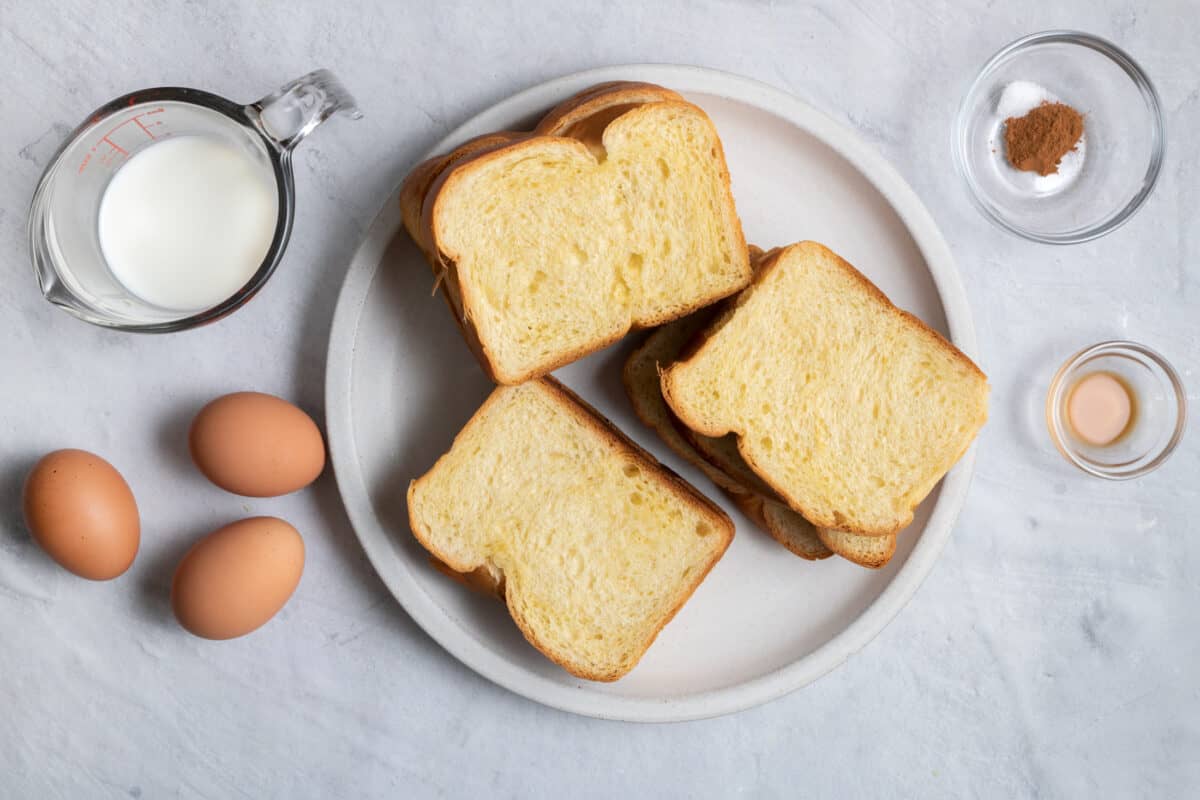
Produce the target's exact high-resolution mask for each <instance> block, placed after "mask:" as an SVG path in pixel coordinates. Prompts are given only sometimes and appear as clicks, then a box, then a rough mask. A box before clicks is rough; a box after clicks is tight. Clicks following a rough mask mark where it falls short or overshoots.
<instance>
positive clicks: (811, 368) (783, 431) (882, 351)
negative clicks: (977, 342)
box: [663, 242, 988, 535]
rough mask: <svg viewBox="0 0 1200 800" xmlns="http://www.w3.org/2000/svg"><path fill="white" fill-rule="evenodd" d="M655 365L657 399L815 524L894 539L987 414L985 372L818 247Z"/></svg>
mask: <svg viewBox="0 0 1200 800" xmlns="http://www.w3.org/2000/svg"><path fill="white" fill-rule="evenodd" d="M702 336H703V340H702V342H701V344H700V345H699V347H698V348H697V349H696V350H695V351H694V352H693V353H692V354H691V356H690V357H688V358H687V359H686V360H683V361H679V362H677V363H676V364H674V365H673V366H671V367H669V368H668V369H667V370H666V371H665V372H664V373H663V395H664V397H665V399H666V401H667V404H668V405H669V406H670V407H671V409H672V410H673V411H674V412H675V414H676V415H677V416H678V417H679V418H680V420H682V421H683V422H684V424H686V425H687V426H688V427H689V428H691V429H693V430H695V431H697V432H699V433H702V434H705V435H707V436H714V437H715V436H724V435H726V434H728V433H736V434H737V435H738V450H739V452H740V454H741V455H742V457H743V458H744V459H745V461H746V463H747V464H749V465H750V467H751V469H753V470H754V472H755V473H756V474H758V475H759V476H760V477H762V478H763V479H764V480H765V481H766V482H767V484H768V485H770V486H771V487H772V488H773V489H774V490H775V491H776V492H777V493H778V494H779V495H780V496H781V497H782V498H783V499H784V500H785V501H786V502H787V504H788V505H789V506H790V507H792V508H793V509H795V510H797V511H799V512H800V513H801V514H803V515H804V516H805V517H806V518H807V519H808V520H809V521H811V522H812V523H813V524H815V525H816V526H817V527H818V528H833V529H837V530H841V531H845V532H848V533H856V534H860V535H871V534H876V535H884V534H891V533H895V532H896V531H898V530H900V529H901V528H903V527H904V526H905V525H907V524H908V523H909V522H911V521H912V517H913V510H914V509H915V508H916V506H917V504H918V503H920V501H921V500H922V499H924V497H925V496H926V495H927V494H928V493H929V492H930V491H931V490H932V489H933V487H934V486H935V485H936V484H937V482H938V481H939V480H940V479H941V477H942V476H943V475H944V474H945V473H946V471H947V470H948V469H949V468H950V467H951V466H952V465H953V464H954V462H955V461H957V460H958V459H959V457H961V456H962V454H963V453H964V452H965V451H966V449H967V447H969V446H970V443H971V441H972V439H973V438H974V437H975V434H976V433H977V432H978V430H979V428H980V427H981V426H982V425H983V423H984V421H985V420H986V418H987V396H988V385H987V378H986V376H985V375H984V374H983V373H982V372H980V370H979V368H978V367H976V366H975V364H974V363H972V362H971V360H970V359H969V358H967V357H966V356H965V355H963V354H962V353H961V352H959V351H958V349H957V348H955V347H954V346H953V345H951V344H950V343H949V342H947V341H946V340H945V339H943V338H942V337H941V336H940V335H938V334H937V333H936V332H934V331H933V330H932V329H930V328H928V327H927V326H925V325H924V324H923V323H922V322H921V321H920V320H918V319H917V318H916V317H914V316H912V315H911V314H908V313H907V312H904V311H901V310H900V309H898V308H896V307H895V306H894V305H892V304H891V302H889V301H888V299H887V297H885V296H884V294H883V293H882V292H880V291H879V290H878V289H877V288H876V287H875V286H874V285H873V284H872V283H871V282H870V281H868V280H867V279H866V278H865V277H863V276H862V275H861V274H860V273H859V272H858V271H857V270H855V269H854V267H852V266H850V264H848V263H846V262H845V261H843V260H842V259H841V258H839V257H838V256H837V255H836V254H834V253H833V252H832V251H830V250H829V249H827V248H825V247H824V246H822V245H820V244H816V243H815V242H801V243H799V244H795V245H791V246H789V247H785V248H782V249H780V250H778V251H772V253H770V254H768V255H767V256H766V257H765V259H764V263H763V265H762V267H761V268H760V270H759V272H758V274H757V275H756V276H755V280H754V283H753V284H752V285H751V286H750V288H748V289H747V290H746V291H744V292H743V293H742V294H741V295H740V296H739V297H738V299H737V301H736V304H735V307H734V308H733V310H732V311H729V312H726V313H725V314H723V315H722V316H721V318H720V319H718V320H717V321H716V322H714V323H713V325H712V327H710V328H709V329H708V330H707V331H706V332H705V333H704V334H702Z"/></svg>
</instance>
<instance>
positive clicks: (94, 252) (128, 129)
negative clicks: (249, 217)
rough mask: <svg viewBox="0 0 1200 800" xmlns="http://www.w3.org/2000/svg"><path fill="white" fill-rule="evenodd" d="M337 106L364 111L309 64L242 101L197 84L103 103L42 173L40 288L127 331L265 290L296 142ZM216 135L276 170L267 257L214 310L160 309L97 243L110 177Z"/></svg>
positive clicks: (194, 316) (205, 314) (286, 222)
mask: <svg viewBox="0 0 1200 800" xmlns="http://www.w3.org/2000/svg"><path fill="white" fill-rule="evenodd" d="M336 112H342V113H345V114H348V115H350V116H352V117H354V118H358V117H360V116H361V114H359V112H358V110H357V108H355V104H354V98H353V97H351V96H350V94H349V93H348V92H347V91H346V90H345V89H344V88H343V87H342V85H341V84H340V83H339V82H338V80H337V79H336V78H335V77H334V76H333V74H332V73H330V72H329V71H327V70H317V71H315V72H310V73H309V74H308V75H305V76H304V77H302V78H298V79H296V80H294V81H292V82H290V83H288V84H286V85H284V86H282V87H281V88H280V89H279V90H278V91H275V92H273V93H272V94H269V95H267V96H266V97H264V98H262V99H261V100H258V101H256V102H253V103H249V104H247V105H241V104H238V103H234V102H232V101H230V100H226V99H225V98H223V97H219V96H217V95H215V94H210V93H209V92H203V91H200V90H198V89H185V88H177V87H162V88H156V89H145V90H143V91H140V92H133V93H131V94H127V95H125V96H123V97H118V98H117V99H116V100H113V101H112V102H110V103H107V104H105V105H103V106H101V107H100V108H99V109H97V110H96V111H95V112H93V113H92V114H91V116H89V117H88V119H87V120H86V121H85V122H84V123H83V124H82V125H80V126H79V127H78V128H76V129H75V130H74V131H73V132H72V133H71V135H70V136H69V137H68V138H67V141H66V142H64V143H63V145H62V147H61V148H59V151H58V153H57V154H56V155H55V157H54V159H53V160H52V161H51V162H50V166H48V167H47V168H46V171H45V172H44V173H43V174H42V178H41V181H40V182H39V184H38V188H37V191H36V192H35V193H34V196H33V204H32V207H31V208H30V217H29V243H30V250H31V253H32V256H33V265H34V269H35V271H36V273H37V278H38V283H39V284H40V286H41V289H42V294H43V295H45V297H46V299H47V300H49V301H50V302H51V303H54V304H55V305H57V306H59V307H61V308H63V309H65V310H66V311H68V312H70V313H71V314H74V315H75V316H77V317H79V318H80V319H82V320H85V321H87V322H91V323H94V324H96V325H103V326H105V327H109V328H117V329H120V330H126V331H140V332H148V333H166V332H169V331H178V330H183V329H186V328H191V327H195V326H197V325H203V324H205V323H208V322H213V321H214V320H217V319H220V318H221V317H223V316H225V315H226V314H228V313H230V312H232V311H234V310H235V309H237V308H238V307H239V306H241V305H242V304H243V303H245V302H246V301H247V300H249V299H250V298H251V297H253V296H254V294H255V293H256V292H257V291H258V290H259V289H260V288H262V285H263V284H264V283H266V281H267V278H269V277H271V273H272V272H274V270H275V267H276V265H278V263H279V260H280V259H281V258H282V256H283V251H284V249H285V248H286V247H287V243H288V238H289V236H290V235H291V231H292V218H293V216H294V212H295V205H296V198H295V187H294V184H293V180H292V163H291V155H292V150H293V149H294V148H295V147H296V145H297V144H299V143H300V142H301V140H303V139H304V137H305V136H307V135H308V134H310V133H312V131H313V130H314V129H315V128H316V127H317V126H318V125H320V124H321V123H322V122H324V121H325V120H326V119H328V118H329V117H330V116H332V115H333V114H334V113H336ZM182 135H201V136H208V137H216V138H218V139H220V140H221V141H222V142H224V143H225V144H227V145H230V146H233V147H235V148H237V149H238V150H239V151H240V152H241V153H243V154H245V155H247V156H249V158H250V159H252V160H253V161H254V162H256V163H258V164H260V165H261V166H262V167H263V169H264V170H266V171H268V172H269V173H270V174H271V175H273V176H274V180H275V186H276V190H277V197H278V202H277V211H276V222H275V231H274V236H273V237H272V239H271V243H270V246H269V248H268V250H267V253H266V255H265V256H264V257H263V260H262V263H261V264H260V265H259V267H258V269H257V270H256V271H255V272H254V274H253V275H252V276H251V277H250V278H249V280H247V281H246V283H245V284H244V285H243V286H242V287H241V288H240V289H238V290H237V291H236V292H234V293H233V295H232V296H230V297H228V298H226V299H225V300H223V301H221V302H219V303H217V304H216V305H213V306H211V307H209V308H203V309H199V310H179V309H171V308H163V307H160V306H157V305H154V304H153V303H150V302H147V301H146V300H144V299H142V298H140V297H138V296H137V295H135V294H133V293H132V292H131V291H129V289H127V288H126V287H125V286H124V285H122V284H121V282H120V281H118V280H117V279H116V277H115V276H114V275H113V273H112V271H111V270H110V269H109V267H108V264H107V262H106V261H105V258H104V254H103V252H102V250H101V247H100V235H99V230H98V224H97V218H98V214H99V209H100V201H101V199H102V198H103V196H104V191H105V189H106V188H107V186H108V183H109V181H110V180H111V179H112V178H113V176H114V175H115V174H116V172H117V170H118V169H120V168H121V167H122V166H123V165H124V164H125V163H126V161H128V160H129V159H130V158H131V157H133V156H134V155H135V154H137V153H138V152H140V151H142V150H144V149H145V148H147V147H150V146H151V145H153V144H155V143H156V142H160V141H162V140H163V139H165V138H169V137H172V136H182Z"/></svg>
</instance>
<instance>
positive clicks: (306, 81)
mask: <svg viewBox="0 0 1200 800" xmlns="http://www.w3.org/2000/svg"><path fill="white" fill-rule="evenodd" d="M246 112H247V113H248V114H249V115H250V117H251V118H252V119H254V120H256V121H257V122H258V124H259V127H261V128H262V131H263V133H265V134H266V135H267V136H268V137H269V138H270V139H272V140H274V141H275V143H276V144H278V145H279V147H280V149H282V150H291V149H292V148H293V147H295V146H296V145H297V144H299V143H300V140H302V139H303V138H304V137H305V136H308V135H309V134H310V133H312V132H313V130H314V129H315V128H316V127H317V126H318V125H320V124H321V123H322V122H324V121H325V120H327V119H329V118H330V117H331V116H333V114H334V113H337V112H341V113H343V114H346V115H348V116H349V117H351V118H352V119H358V118H359V117H361V116H362V113H360V112H359V110H358V108H357V106H356V105H355V102H354V97H353V96H352V95H351V94H350V92H348V91H346V87H344V86H342V84H341V81H339V80H338V79H337V78H335V77H334V75H333V73H332V72H330V71H329V70H327V69H318V70H316V71H314V72H310V73H308V74H307V75H305V76H304V77H301V78H297V79H296V80H294V81H292V82H291V83H288V84H285V85H283V86H281V87H280V88H279V89H278V90H276V91H274V92H272V93H271V94H269V95H267V96H266V97H264V98H263V99H261V100H259V101H257V102H254V103H251V104H250V105H248V106H246Z"/></svg>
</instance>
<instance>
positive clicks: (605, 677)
mask: <svg viewBox="0 0 1200 800" xmlns="http://www.w3.org/2000/svg"><path fill="white" fill-rule="evenodd" d="M540 381H541V383H542V385H543V387H544V388H546V389H547V390H548V391H549V392H550V393H551V394H552V395H553V396H555V397H556V398H557V399H558V400H559V401H560V402H561V403H562V407H563V409H564V410H565V411H567V412H568V413H569V414H571V415H572V416H573V417H574V418H575V419H576V420H577V421H578V422H580V423H581V424H582V425H584V426H585V427H587V428H590V429H592V430H593V431H595V432H596V433H597V434H599V435H600V436H601V437H602V438H603V439H605V440H607V441H608V442H609V443H610V444H613V445H615V446H616V447H617V448H618V449H620V450H623V451H625V452H626V453H627V454H628V455H629V456H630V457H631V458H633V459H634V460H636V461H638V462H639V464H640V465H641V466H642V467H643V468H644V470H645V471H646V473H647V474H650V475H655V476H657V477H658V478H659V480H661V481H662V482H663V483H665V484H667V485H669V486H671V487H673V488H674V489H675V490H676V491H678V492H679V493H680V494H681V495H683V496H684V497H683V499H684V500H685V501H686V502H689V503H690V504H692V506H693V507H694V508H696V509H697V510H699V511H701V512H702V513H703V514H704V515H705V516H706V518H707V519H708V520H709V521H710V522H711V524H712V526H713V533H711V534H709V535H711V536H719V537H720V540H719V541H720V547H719V549H717V550H716V552H715V553H714V555H713V557H712V558H711V559H710V560H709V562H708V564H707V565H706V566H705V568H704V569H703V570H700V571H699V573H698V574H697V575H696V576H695V579H694V580H692V581H691V582H690V583H689V584H687V585H686V586H685V587H683V589H682V590H681V591H680V593H679V597H678V599H677V601H676V603H675V605H674V606H673V607H672V608H671V609H670V611H669V612H668V613H667V614H666V615H664V617H663V619H662V621H661V622H660V624H659V625H658V626H657V627H656V628H655V629H654V630H653V631H652V632H651V633H650V634H649V635H648V636H647V638H646V639H645V641H644V642H643V643H642V644H641V645H640V649H639V650H638V652H637V653H636V655H635V656H634V657H633V658H632V660H631V662H630V663H629V664H625V665H622V668H621V669H618V670H614V671H612V672H595V671H589V670H588V669H587V668H584V667H581V666H580V665H579V664H576V663H572V662H570V661H568V660H566V659H565V658H560V657H557V656H555V655H554V654H553V652H552V651H551V649H550V648H548V647H547V646H546V645H545V644H544V643H542V642H541V641H540V640H539V638H538V636H537V633H536V632H535V631H534V630H533V629H532V627H531V626H530V625H529V624H528V622H527V621H526V620H525V619H523V618H522V616H521V614H520V612H519V610H517V609H515V608H514V606H513V604H512V603H510V602H508V594H509V592H508V591H507V588H506V589H505V591H504V593H503V598H504V599H505V605H506V606H507V608H508V611H509V615H510V616H512V618H513V621H514V622H515V623H516V625H517V627H518V628H519V629H520V630H521V633H522V635H524V636H525V639H526V640H527V641H528V642H529V643H530V644H531V645H533V646H534V647H535V648H537V649H538V650H539V651H541V652H542V654H543V655H545V656H546V657H547V658H548V659H550V660H551V661H553V662H554V663H556V664H558V665H559V666H560V667H562V668H563V669H565V670H566V671H567V672H569V673H571V674H572V675H575V676H576V677H579V678H584V679H586V680H592V681H615V680H617V679H618V678H621V677H623V676H624V675H626V674H628V672H629V671H630V670H631V669H633V667H635V666H636V665H637V663H638V661H640V660H641V657H642V656H643V655H644V654H645V652H646V650H648V649H649V647H650V645H652V644H653V643H654V640H655V639H656V638H657V637H658V634H659V632H660V631H662V629H663V627H665V626H666V624H667V623H668V622H670V621H671V620H672V619H673V618H674V617H675V615H676V614H677V613H678V612H679V609H680V608H682V607H683V605H684V604H685V603H686V602H687V600H688V598H690V597H691V596H692V594H693V593H694V592H695V591H696V588H697V587H698V586H699V585H700V584H701V583H702V582H703V581H704V579H705V577H707V576H708V573H709V572H710V571H712V568H713V567H714V566H715V565H716V563H717V562H718V561H720V560H721V557H722V556H723V555H724V554H725V551H726V550H728V549H729V544H730V542H732V541H733V536H734V527H733V520H731V519H730V518H729V515H728V514H726V513H725V512H724V511H723V510H722V509H721V507H720V506H718V505H716V504H715V503H713V502H712V501H711V500H709V499H708V498H707V497H705V496H704V495H703V494H701V493H700V492H699V491H697V490H696V489H695V487H693V486H692V485H691V484H689V483H688V482H687V481H685V480H684V479H683V478H681V477H679V476H678V475H676V474H675V473H674V472H673V471H671V469H670V468H668V467H666V466H664V465H663V464H661V463H659V461H658V460H657V459H655V458H654V456H653V455H651V454H650V453H648V452H647V451H646V450H644V449H643V448H641V447H640V446H638V444H637V443H636V442H634V441H633V440H632V439H630V438H629V437H628V436H626V435H625V434H624V433H622V432H621V430H620V429H619V428H617V427H616V426H615V425H613V424H612V422H610V421H609V420H608V419H606V418H605V417H604V416H603V415H601V414H600V413H599V412H598V411H596V409H595V408H593V407H592V406H591V405H589V404H588V403H586V402H584V401H583V400H582V399H580V398H579V396H578V395H576V394H575V393H574V392H572V391H571V390H570V389H568V388H566V387H565V386H563V385H562V384H561V383H559V382H558V381H557V380H556V379H554V378H541V379H540ZM502 390H503V387H501V388H498V389H497V390H495V391H493V392H492V393H491V394H490V395H489V396H488V398H487V399H486V400H485V401H484V402H483V405H482V406H480V408H479V410H478V411H476V412H475V415H474V416H472V417H471V419H470V420H469V421H468V422H467V424H466V425H465V426H463V429H462V430H461V431H460V432H459V433H458V436H456V437H455V442H456V443H457V442H458V440H459V438H460V437H462V436H463V435H464V434H465V433H466V432H467V431H468V430H469V429H470V427H471V426H472V425H473V424H475V422H476V420H477V419H479V418H480V416H481V415H482V414H483V413H484V412H485V411H487V410H488V409H490V407H491V406H492V404H494V403H495V402H496V400H497V397H498V393H499V392H500V391H502ZM451 449H453V445H452V446H451ZM449 452H450V451H449V450H448V451H447V452H446V453H445V454H443V455H442V456H441V457H440V458H439V459H438V462H440V461H441V460H442V459H443V458H446V457H447V455H448V454H449ZM436 469H437V463H435V464H434V466H433V467H431V468H430V469H429V471H428V472H426V473H425V474H424V475H422V476H421V477H420V478H417V479H416V480H414V481H412V482H411V483H409V487H408V507H409V527H410V528H411V529H412V532H413V536H415V537H416V539H417V541H419V542H420V543H421V545H422V546H423V547H424V548H425V549H426V550H428V551H429V553H430V554H431V555H432V556H433V559H432V561H433V562H434V563H433V565H434V567H435V569H438V571H440V572H445V571H446V570H445V569H443V568H442V567H443V566H444V567H445V568H447V569H449V570H451V571H453V572H456V573H459V574H460V576H466V575H470V576H472V577H470V578H468V577H461V578H456V579H457V580H460V582H463V583H466V584H468V585H472V583H473V582H474V583H475V584H477V587H476V588H486V587H487V583H488V582H499V583H500V585H502V586H506V583H507V577H506V576H505V575H504V574H503V573H502V572H501V571H500V570H498V569H496V568H495V567H494V565H492V564H490V563H485V564H465V563H461V562H455V560H454V559H453V557H452V556H450V555H449V554H447V553H445V552H443V551H440V550H439V549H438V548H437V546H436V544H435V543H434V541H433V536H432V532H431V531H429V530H426V529H425V528H424V527H423V526H422V525H421V523H420V520H418V519H417V517H416V515H415V514H414V513H413V510H412V509H413V495H414V492H415V491H416V489H417V487H418V486H419V485H420V484H421V482H422V481H424V480H425V479H426V478H427V477H428V476H429V475H430V474H432V473H433V472H434V471H435V470H436ZM481 570H483V571H484V573H485V574H487V575H488V576H489V577H488V578H487V579H485V580H483V581H481V580H480V577H479V576H480V571H481ZM479 584H481V585H479Z"/></svg>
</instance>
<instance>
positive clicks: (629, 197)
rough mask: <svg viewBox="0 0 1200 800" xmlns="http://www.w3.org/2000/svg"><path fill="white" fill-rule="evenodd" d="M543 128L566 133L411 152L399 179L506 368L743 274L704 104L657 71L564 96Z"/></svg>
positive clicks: (680, 312)
mask: <svg viewBox="0 0 1200 800" xmlns="http://www.w3.org/2000/svg"><path fill="white" fill-rule="evenodd" d="M543 130H554V131H561V132H562V133H563V134H570V135H544V134H538V135H532V136H524V137H520V138H510V139H508V140H507V142H505V141H500V140H498V139H492V140H482V141H481V140H476V141H475V142H474V143H469V146H466V147H465V149H464V148H459V149H458V150H456V151H455V152H454V153H451V154H450V155H449V156H445V157H441V158H439V159H436V160H434V161H431V162H426V164H424V165H421V166H419V167H418V168H417V169H416V170H414V172H413V173H412V174H411V175H410V177H409V179H408V180H407V181H406V183H405V186H404V188H403V189H402V192H401V204H402V208H403V210H404V218H405V222H406V226H407V227H408V228H409V230H410V232H413V228H414V227H415V228H416V231H415V234H416V235H415V236H414V238H415V239H416V240H417V242H418V244H419V245H420V246H421V247H422V249H423V250H424V251H425V252H426V254H427V256H428V257H430V258H431V260H432V261H433V262H434V265H435V268H436V269H437V270H439V271H444V273H445V285H446V287H447V295H448V297H447V299H448V300H449V301H450V302H451V305H452V306H453V307H454V308H455V311H456V316H458V317H459V321H460V323H461V325H462V327H463V331H464V334H465V335H466V336H467V338H468V341H469V342H470V343H471V344H472V349H473V350H474V351H475V352H476V354H477V355H478V356H479V357H480V360H481V362H482V364H483V366H484V368H485V370H486V371H487V372H488V374H489V375H490V376H491V377H492V379H493V380H495V381H497V382H499V383H505V384H513V383H519V382H521V381H524V380H527V379H529V378H532V377H537V376H539V375H543V374H545V373H547V372H549V371H551V370H553V369H555V368H556V367H559V366H561V365H563V364H566V363H569V362H570V361H574V360H576V359H577V358H580V357H582V356H584V355H586V354H588V353H590V352H593V351H595V350H598V349H600V348H602V347H604V346H606V345H608V344H610V343H612V342H614V341H616V340H617V339H620V338H621V337H622V336H623V335H624V334H625V333H627V332H628V331H629V330H630V329H631V328H632V327H649V326H654V325H659V324H662V323H664V322H667V321H669V320H672V319H676V318H678V317H681V316H684V315H686V314H688V313H690V312H691V311H693V310H695V309H697V308H700V307H703V306H705V305H708V304H710V303H712V302H713V301H715V300H718V299H720V298H722V297H726V296H728V295H730V294H732V293H734V292H736V291H738V290H740V289H741V288H743V287H744V286H745V285H746V284H747V283H748V282H749V279H750V267H749V261H748V259H747V256H746V246H745V240H744V238H743V236H742V231H741V223H740V222H739V220H738V218H737V213H736V210H735V208H734V205H733V198H732V194H731V192H730V188H729V173H728V169H727V168H726V165H725V158H724V153H723V151H722V148H721V142H720V139H719V138H718V136H717V132H716V129H715V128H714V127H713V124H712V122H711V121H710V120H709V119H708V117H707V116H706V115H705V114H704V112H703V111H702V110H700V109H699V108H697V107H696V106H693V105H691V104H690V103H687V102H684V101H682V100H680V99H678V96H677V95H674V93H671V92H669V91H667V90H663V89H661V88H660V87H646V86H644V85H642V86H639V85H635V86H634V87H633V88H630V87H629V86H628V85H622V86H621V87H607V88H606V89H602V90H601V91H599V92H597V93H596V94H594V95H590V96H588V97H586V98H584V99H583V100H582V101H580V100H579V99H578V98H577V99H576V102H575V105H572V106H571V107H569V108H564V107H563V106H560V107H559V109H556V110H555V111H554V112H552V114H551V116H550V117H548V118H547V119H546V120H544V125H543ZM505 136H512V135H509V134H505ZM576 136H578V137H580V138H575V137H576ZM417 198H421V199H420V202H419V205H420V207H421V215H420V221H419V223H418V222H416V213H415V208H416V206H417V205H418V200H417ZM451 293H453V294H454V295H455V296H454V297H451V296H450V294H451Z"/></svg>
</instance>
